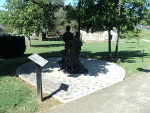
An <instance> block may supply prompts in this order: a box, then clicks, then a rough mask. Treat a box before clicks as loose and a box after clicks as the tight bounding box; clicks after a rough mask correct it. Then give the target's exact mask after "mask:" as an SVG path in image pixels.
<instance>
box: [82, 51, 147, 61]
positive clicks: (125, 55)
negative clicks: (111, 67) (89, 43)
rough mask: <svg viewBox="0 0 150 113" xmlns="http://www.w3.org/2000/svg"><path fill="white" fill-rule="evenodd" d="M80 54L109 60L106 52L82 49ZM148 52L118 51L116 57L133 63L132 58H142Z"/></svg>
mask: <svg viewBox="0 0 150 113" xmlns="http://www.w3.org/2000/svg"><path fill="white" fill-rule="evenodd" d="M81 54H82V55H83V56H85V57H92V58H98V59H100V60H106V61H110V59H109V57H108V52H106V51H105V52H96V53H92V52H91V51H83V52H81ZM112 55H113V57H114V52H112ZM148 56H149V54H148V53H144V54H143V53H141V51H139V50H138V51H119V52H118V58H120V59H121V61H122V62H128V63H135V62H136V60H135V59H134V58H136V57H137V58H142V57H148Z"/></svg>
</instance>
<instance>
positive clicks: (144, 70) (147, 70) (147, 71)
mask: <svg viewBox="0 0 150 113" xmlns="http://www.w3.org/2000/svg"><path fill="white" fill-rule="evenodd" d="M137 70H138V71H142V72H146V73H149V72H150V70H149V69H143V68H137Z"/></svg>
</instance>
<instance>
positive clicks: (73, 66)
mask: <svg viewBox="0 0 150 113" xmlns="http://www.w3.org/2000/svg"><path fill="white" fill-rule="evenodd" d="M63 41H64V42H65V49H64V50H61V53H62V54H63V56H62V61H58V64H59V65H60V67H61V69H63V70H64V71H65V72H68V73H71V74H75V73H76V74H81V73H87V69H86V68H85V67H84V66H83V64H82V63H81V62H80V61H79V55H80V50H81V46H82V42H81V41H80V33H79V32H76V35H75V36H73V33H71V32H70V26H67V27H66V32H65V33H64V34H63Z"/></svg>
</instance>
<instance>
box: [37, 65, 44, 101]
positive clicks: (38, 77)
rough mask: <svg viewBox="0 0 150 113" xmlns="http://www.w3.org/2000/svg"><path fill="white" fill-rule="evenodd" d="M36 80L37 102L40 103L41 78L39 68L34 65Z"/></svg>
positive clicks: (41, 96)
mask: <svg viewBox="0 0 150 113" xmlns="http://www.w3.org/2000/svg"><path fill="white" fill-rule="evenodd" d="M36 80H37V100H38V102H42V98H43V95H42V76H41V66H40V65H38V64H36Z"/></svg>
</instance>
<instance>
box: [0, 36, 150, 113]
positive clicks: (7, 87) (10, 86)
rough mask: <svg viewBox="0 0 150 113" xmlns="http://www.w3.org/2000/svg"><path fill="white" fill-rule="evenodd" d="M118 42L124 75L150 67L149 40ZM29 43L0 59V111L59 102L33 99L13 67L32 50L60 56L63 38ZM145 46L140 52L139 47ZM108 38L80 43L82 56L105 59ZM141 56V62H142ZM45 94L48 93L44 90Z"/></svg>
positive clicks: (27, 111) (25, 111) (26, 111)
mask: <svg viewBox="0 0 150 113" xmlns="http://www.w3.org/2000/svg"><path fill="white" fill-rule="evenodd" d="M121 41H124V42H123V43H119V53H118V57H119V58H121V61H122V63H119V64H117V65H120V66H121V67H123V68H124V69H125V71H126V73H127V78H128V77H131V76H133V75H135V74H136V73H138V72H140V71H142V70H143V69H146V68H148V67H149V65H150V62H149V58H150V49H149V48H150V44H149V43H148V42H145V41H142V40H140V43H139V45H137V43H136V39H132V40H130V43H128V41H126V39H121ZM31 44H32V47H27V49H26V52H25V54H24V56H22V57H19V58H12V59H0V98H1V101H0V113H10V112H11V113H20V112H21V113H34V112H37V111H40V110H44V109H47V108H49V107H52V106H56V105H59V104H61V102H59V101H58V100H57V99H55V98H50V99H47V100H46V101H44V102H42V103H38V102H37V101H36V88H35V87H33V86H30V85H29V84H27V83H26V82H23V81H22V80H20V79H18V77H14V75H15V70H16V69H17V67H19V66H21V65H22V64H24V63H26V62H30V60H29V59H28V58H27V57H28V56H30V55H31V54H33V53H37V54H39V55H41V56H42V57H44V58H50V57H58V56H61V53H60V52H59V51H60V50H62V49H63V48H64V42H63V41H62V39H60V38H55V39H52V38H49V39H48V40H47V41H38V40H31ZM143 49H144V50H145V51H144V53H142V50H143ZM107 51H108V43H107V42H92V43H83V46H82V50H81V54H82V55H83V57H91V58H98V59H100V60H107V61H109V59H107V56H108V53H107ZM114 51H115V42H112V53H113V55H114ZM142 58H143V62H142ZM44 96H48V94H46V93H44Z"/></svg>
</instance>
